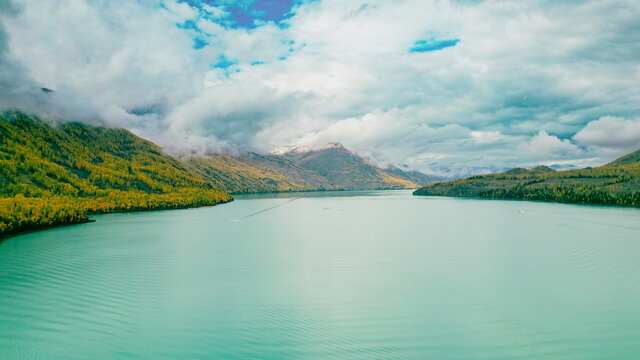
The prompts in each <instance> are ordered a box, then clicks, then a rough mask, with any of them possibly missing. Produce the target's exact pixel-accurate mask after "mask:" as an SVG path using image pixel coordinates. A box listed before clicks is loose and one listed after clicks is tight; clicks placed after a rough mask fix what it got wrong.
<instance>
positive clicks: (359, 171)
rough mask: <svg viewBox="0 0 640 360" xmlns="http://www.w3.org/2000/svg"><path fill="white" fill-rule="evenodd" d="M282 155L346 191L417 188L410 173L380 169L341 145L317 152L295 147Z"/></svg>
mask: <svg viewBox="0 0 640 360" xmlns="http://www.w3.org/2000/svg"><path fill="white" fill-rule="evenodd" d="M284 156H285V157H287V158H289V159H291V160H292V161H293V162H295V163H296V164H298V165H300V166H302V167H304V168H306V169H309V170H313V171H315V172H316V173H318V174H319V175H321V176H322V177H324V178H326V179H327V180H329V181H330V182H331V183H332V184H333V185H334V186H337V187H340V188H344V189H348V190H375V189H411V188H416V187H418V184H417V183H416V182H414V181H413V180H410V179H411V176H409V175H407V174H404V173H403V174H404V176H399V175H397V174H394V173H393V172H389V171H385V170H382V169H380V168H379V167H377V166H375V165H373V164H371V163H369V162H367V161H366V160H364V159H362V158H361V157H359V156H357V155H355V154H354V153H352V152H350V151H349V150H347V149H345V148H344V147H342V146H341V145H336V146H333V147H330V148H327V149H323V150H318V151H304V150H303V151H300V150H294V151H291V152H287V153H284ZM398 170H400V169H398ZM400 171H401V170H400Z"/></svg>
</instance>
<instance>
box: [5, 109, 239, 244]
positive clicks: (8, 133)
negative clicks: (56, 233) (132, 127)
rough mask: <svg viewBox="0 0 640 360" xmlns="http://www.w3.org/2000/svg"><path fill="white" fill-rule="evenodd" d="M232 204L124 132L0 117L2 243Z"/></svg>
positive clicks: (16, 115) (205, 181) (18, 115)
mask: <svg viewBox="0 0 640 360" xmlns="http://www.w3.org/2000/svg"><path fill="white" fill-rule="evenodd" d="M230 200H232V197H231V196H230V195H229V194H228V193H226V192H224V191H222V190H220V189H219V188H218V187H217V186H216V184H215V183H214V182H212V181H210V180H209V179H206V178H205V177H203V176H201V175H199V174H197V173H195V172H194V171H192V170H190V169H189V168H188V167H187V166H185V164H183V163H182V162H180V161H178V160H176V159H174V158H172V157H171V156H168V155H166V154H164V153H163V152H162V150H161V149H160V148H159V147H158V146H157V145H155V144H153V143H151V142H149V141H146V140H143V139H141V138H139V137H137V136H135V135H133V134H132V133H130V132H129V131H127V130H124V129H107V128H104V127H92V126H87V125H82V124H77V123H67V124H59V125H57V126H52V125H49V124H47V123H45V122H42V121H40V120H38V119H37V118H33V117H29V116H26V115H24V114H21V113H6V114H4V115H3V116H0V235H2V234H7V233H14V232H20V231H27V230H32V229H38V228H44V227H50V226H55V225H60V224H69V223H78V222H86V221H88V219H87V215H88V214H96V213H106V212H116V211H134V210H152V209H175V208H185V207H193V206H204V205H214V204H218V203H222V202H227V201H230Z"/></svg>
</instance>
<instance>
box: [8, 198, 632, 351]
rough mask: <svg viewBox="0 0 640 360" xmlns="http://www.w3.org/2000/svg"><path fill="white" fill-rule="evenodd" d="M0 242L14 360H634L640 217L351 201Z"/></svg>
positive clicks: (517, 206) (261, 206)
mask: <svg viewBox="0 0 640 360" xmlns="http://www.w3.org/2000/svg"><path fill="white" fill-rule="evenodd" d="M94 219H95V220H97V221H96V222H95V223H91V224H83V225H75V226H69V227H63V228H56V229H51V230H48V231H42V232H37V233H31V234H25V235H21V236H17V237H14V238H10V239H8V240H5V241H3V242H2V243H0V358H1V359H22V358H24V359H140V358H145V359H176V358H183V359H199V358H215V359H247V358H265V359H301V358H307V359H371V358H385V359H386V358H389V359H392V358H396V359H411V358H413V359H637V358H638V357H639V356H640V221H639V220H640V211H639V210H636V209H616V208H602V207H587V206H572V205H559V204H544V203H532V202H517V201H481V200H464V199H448V198H429V197H412V196H411V195H410V193H409V192H404V191H401V192H356V193H353V192H342V193H315V194H313V193H311V194H287V195H286V196H281V197H269V196H262V197H244V198H241V199H238V200H236V201H234V202H233V203H229V204H225V205H220V206H215V207H211V208H201V209H191V210H176V211H158V212H145V213H133V214H113V215H103V216H96V217H94Z"/></svg>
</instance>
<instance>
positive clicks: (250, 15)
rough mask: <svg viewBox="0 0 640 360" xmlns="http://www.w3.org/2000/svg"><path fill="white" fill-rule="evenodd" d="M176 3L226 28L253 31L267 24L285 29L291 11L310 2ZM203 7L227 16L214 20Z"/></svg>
mask: <svg viewBox="0 0 640 360" xmlns="http://www.w3.org/2000/svg"><path fill="white" fill-rule="evenodd" d="M311 1H313V0H311ZM178 2H183V3H187V4H189V5H190V6H191V7H193V8H196V9H198V11H199V12H200V16H202V17H205V18H207V19H208V20H211V21H214V22H216V23H219V24H221V25H222V26H224V27H226V28H232V29H236V28H245V29H254V28H256V27H258V26H260V25H262V24H264V23H267V22H273V23H275V24H276V25H278V26H280V27H281V28H286V27H287V26H288V24H286V23H285V20H287V19H288V18H290V17H291V16H293V15H294V13H293V12H292V9H293V8H294V7H296V6H298V5H300V4H302V3H305V2H310V0H178ZM205 5H207V6H213V7H217V8H219V9H222V10H224V11H225V12H226V13H227V15H226V16H224V17H222V18H219V17H218V18H216V17H214V16H213V14H212V13H210V12H209V11H208V10H207V9H206V8H205Z"/></svg>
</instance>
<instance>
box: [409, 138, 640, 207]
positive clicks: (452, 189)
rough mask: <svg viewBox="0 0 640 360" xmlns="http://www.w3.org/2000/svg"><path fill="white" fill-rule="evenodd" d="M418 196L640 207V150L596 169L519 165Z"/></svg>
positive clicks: (439, 185) (429, 188) (428, 189)
mask: <svg viewBox="0 0 640 360" xmlns="http://www.w3.org/2000/svg"><path fill="white" fill-rule="evenodd" d="M414 195H427V196H454V197H477V198H488V199H516V200H539V201H551V202H560V203H573V204H594V205H617V206H632V207H640V150H638V151H636V152H633V153H631V154H628V155H626V156H623V157H621V158H619V159H617V160H615V161H613V162H611V163H609V164H606V165H603V166H599V167H595V168H585V169H579V170H565V171H555V170H553V169H551V168H548V167H546V166H538V167H535V168H533V169H530V170H527V169H523V168H515V169H511V170H509V171H506V172H503V173H499V174H490V175H477V176H472V177H470V178H467V179H462V180H456V181H450V182H443V183H437V184H432V185H427V186H424V187H422V188H420V189H418V190H416V191H415V192H414Z"/></svg>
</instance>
